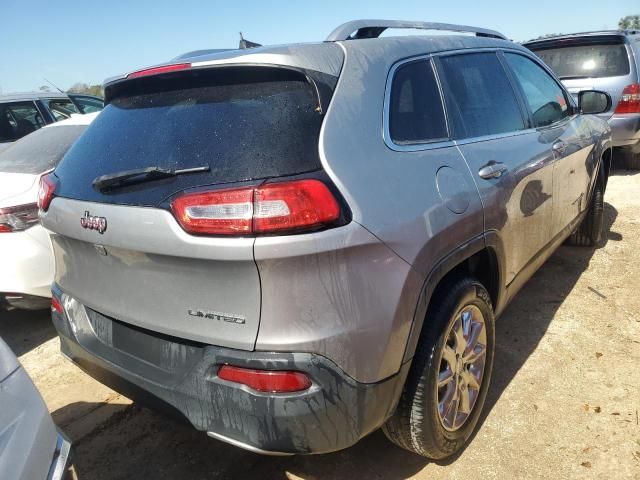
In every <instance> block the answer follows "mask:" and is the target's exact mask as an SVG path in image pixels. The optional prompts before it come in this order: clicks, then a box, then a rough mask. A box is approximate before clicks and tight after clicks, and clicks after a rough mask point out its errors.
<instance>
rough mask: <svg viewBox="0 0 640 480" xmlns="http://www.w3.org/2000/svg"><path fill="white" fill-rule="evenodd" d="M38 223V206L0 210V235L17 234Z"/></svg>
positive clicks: (28, 205)
mask: <svg viewBox="0 0 640 480" xmlns="http://www.w3.org/2000/svg"><path fill="white" fill-rule="evenodd" d="M36 223H38V204H36V203H29V204H26V205H18V206H15V207H6V208H0V233H9V232H19V231H21V230H26V229H27V228H29V227H31V226H32V225H34V224H36Z"/></svg>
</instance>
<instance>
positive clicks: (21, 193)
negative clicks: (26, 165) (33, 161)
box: [0, 172, 40, 208]
mask: <svg viewBox="0 0 640 480" xmlns="http://www.w3.org/2000/svg"><path fill="white" fill-rule="evenodd" d="M39 179H40V175H33V174H30V173H6V172H0V208H2V207H13V206H15V205H24V204H26V203H34V202H36V201H37V200H38V184H39Z"/></svg>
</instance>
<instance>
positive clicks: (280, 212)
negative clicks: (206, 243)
mask: <svg viewBox="0 0 640 480" xmlns="http://www.w3.org/2000/svg"><path fill="white" fill-rule="evenodd" d="M171 209H172V211H173V213H174V215H175V216H176V219H177V220H178V222H179V223H180V225H181V226H182V228H184V229H185V230H186V231H187V232H189V233H195V234H202V235H250V234H268V233H284V232H295V231H301V230H309V229H314V228H319V227H322V226H327V225H330V224H332V223H334V222H335V221H336V220H337V219H339V218H340V206H339V205H338V202H337V201H336V199H335V197H334V196H333V194H332V193H331V191H330V190H329V188H327V186H326V185H325V184H324V183H322V182H321V181H319V180H295V181H292V182H282V183H269V184H266V185H262V186H260V187H257V188H254V187H249V188H241V189H229V190H214V191H209V192H199V193H188V194H184V195H181V196H179V197H177V198H176V199H175V200H174V201H173V202H172V203H171Z"/></svg>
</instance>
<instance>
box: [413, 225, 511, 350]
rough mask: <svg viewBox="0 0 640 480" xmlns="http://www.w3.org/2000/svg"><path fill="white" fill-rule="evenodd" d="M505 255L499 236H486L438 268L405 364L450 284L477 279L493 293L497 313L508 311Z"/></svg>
mask: <svg viewBox="0 0 640 480" xmlns="http://www.w3.org/2000/svg"><path fill="white" fill-rule="evenodd" d="M503 252H504V249H503V248H502V242H501V241H500V238H499V236H498V234H497V232H493V231H491V232H486V233H484V234H482V235H479V236H477V237H474V238H473V239H471V240H469V241H468V242H466V243H465V244H463V245H461V246H460V247H458V248H457V249H456V250H454V251H453V252H451V253H449V254H448V255H447V256H446V257H444V258H443V259H442V260H440V261H439V262H438V263H437V264H436V265H435V266H434V268H433V269H432V270H431V272H430V273H429V275H428V276H427V279H426V280H425V282H424V284H423V287H422V291H421V292H420V296H419V299H418V305H417V307H416V309H415V313H414V317H413V324H412V327H411V332H410V334H409V338H408V341H407V344H406V348H405V353H404V357H403V362H406V361H409V360H411V359H412V358H413V355H414V354H415V351H416V348H417V346H418V343H419V340H420V334H421V332H422V328H423V325H424V322H425V320H426V319H427V316H428V312H429V308H430V307H432V306H433V305H434V300H435V299H437V298H438V297H439V295H440V294H441V293H440V292H441V291H442V289H444V288H446V286H447V285H448V284H450V282H452V281H455V280H457V279H459V278H462V277H465V276H466V277H474V278H476V279H477V280H478V281H480V283H482V284H483V285H484V287H485V288H486V289H487V291H488V292H489V296H490V297H491V302H492V306H493V309H494V312H496V315H498V314H499V312H500V311H501V310H502V309H503V308H504V304H505V297H506V295H505V294H506V292H505V289H504V287H503V283H502V282H503V279H504V271H503V268H504V262H503V261H502V258H503Z"/></svg>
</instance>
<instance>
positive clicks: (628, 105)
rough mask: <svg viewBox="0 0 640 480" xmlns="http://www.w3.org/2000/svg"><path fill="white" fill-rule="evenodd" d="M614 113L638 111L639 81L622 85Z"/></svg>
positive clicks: (639, 97) (639, 101) (639, 104)
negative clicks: (620, 95) (620, 96)
mask: <svg viewBox="0 0 640 480" xmlns="http://www.w3.org/2000/svg"><path fill="white" fill-rule="evenodd" d="M616 113H640V83H632V84H631V85H627V86H626V87H624V90H623V91H622V98H620V101H619V102H618V106H617V107H616Z"/></svg>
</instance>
